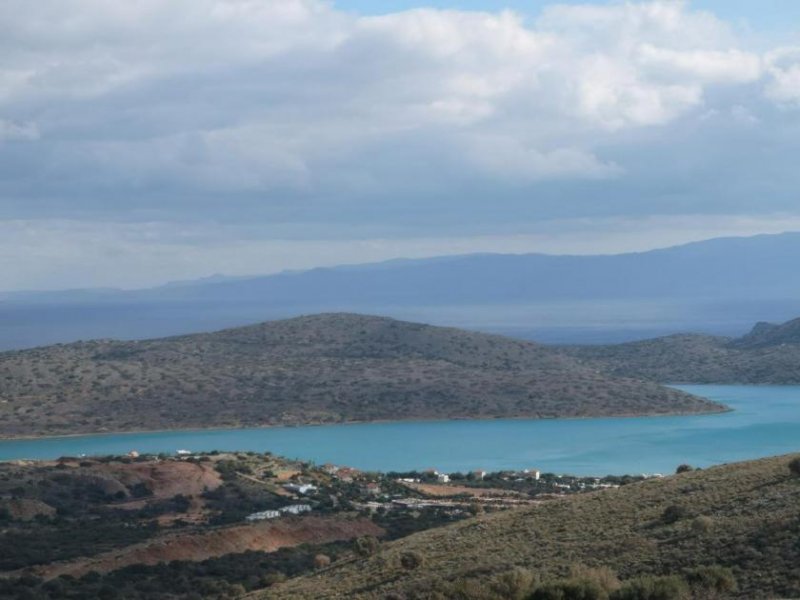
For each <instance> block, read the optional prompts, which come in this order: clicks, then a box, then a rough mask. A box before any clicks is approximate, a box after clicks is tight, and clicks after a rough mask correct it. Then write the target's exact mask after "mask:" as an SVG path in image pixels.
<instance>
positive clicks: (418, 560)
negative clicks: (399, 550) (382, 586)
mask: <svg viewBox="0 0 800 600" xmlns="http://www.w3.org/2000/svg"><path fill="white" fill-rule="evenodd" d="M423 561H424V559H423V558H422V555H421V554H420V553H419V552H406V553H404V554H403V555H402V556H401V557H400V566H402V567H403V568H404V569H405V570H406V571H413V570H414V569H416V568H418V567H421V566H422V563H423Z"/></svg>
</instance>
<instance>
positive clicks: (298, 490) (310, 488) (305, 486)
mask: <svg viewBox="0 0 800 600" xmlns="http://www.w3.org/2000/svg"><path fill="white" fill-rule="evenodd" d="M283 489H285V490H287V491H289V492H294V493H295V494H300V495H301V496H305V495H306V494H310V493H312V492H316V491H317V486H315V485H311V484H310V483H287V484H286V485H284V486H283Z"/></svg>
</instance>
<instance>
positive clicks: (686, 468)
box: [675, 464, 694, 473]
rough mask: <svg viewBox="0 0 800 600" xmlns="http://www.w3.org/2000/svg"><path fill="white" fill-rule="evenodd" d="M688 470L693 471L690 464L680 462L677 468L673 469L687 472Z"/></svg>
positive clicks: (678, 471) (677, 471)
mask: <svg viewBox="0 0 800 600" xmlns="http://www.w3.org/2000/svg"><path fill="white" fill-rule="evenodd" d="M689 471H694V467H692V465H687V464H682V465H678V468H677V469H675V472H676V473H688V472H689Z"/></svg>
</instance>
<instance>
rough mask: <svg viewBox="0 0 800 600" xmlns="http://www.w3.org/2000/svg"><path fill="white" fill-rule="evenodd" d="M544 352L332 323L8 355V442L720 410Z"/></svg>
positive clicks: (3, 390)
mask: <svg viewBox="0 0 800 600" xmlns="http://www.w3.org/2000/svg"><path fill="white" fill-rule="evenodd" d="M722 408H723V407H721V406H720V405H718V404H714V403H711V402H709V401H706V400H703V399H700V398H696V397H693V396H690V395H687V394H683V393H681V392H677V391H675V390H671V389H666V388H663V387H660V386H658V385H656V384H653V383H649V382H641V381H636V380H632V379H625V378H612V377H608V376H605V375H601V374H598V373H597V372H595V370H593V369H590V368H587V367H584V366H580V365H579V364H577V362H576V361H575V359H573V358H570V357H567V356H564V355H563V354H561V353H560V352H558V351H557V350H552V349H549V348H546V347H543V346H539V345H536V344H532V343H528V342H523V341H518V340H513V339H508V338H504V337H500V336H493V335H487V334H481V333H473V332H467V331H461V330H457V329H446V328H439V327H431V326H428V325H420V324H416V323H405V322H400V321H395V320H392V319H387V318H381V317H368V316H360V315H350V314H327V315H316V316H310V317H300V318H296V319H290V320H285V321H277V322H269V323H264V324H261V325H254V326H250V327H243V328H238V329H230V330H225V331H219V332H216V333H209V334H198V335H191V336H184V337H175V338H166V339H160V340H149V341H143V342H120V341H106V340H101V341H92V342H78V343H74V344H68V345H57V346H49V347H43V348H36V349H33V350H24V351H17V352H6V353H3V354H0V435H4V436H19V435H32V434H57V433H77V432H98V431H116V430H120V431H122V430H146V429H165V428H190V427H212V426H239V425H286V424H297V423H330V422H343V421H355V420H358V421H370V420H379V419H422V418H425V419H433V418H468V417H469V418H492V417H533V418H549V417H584V416H599V415H633V414H673V413H693V412H708V411H718V410H722Z"/></svg>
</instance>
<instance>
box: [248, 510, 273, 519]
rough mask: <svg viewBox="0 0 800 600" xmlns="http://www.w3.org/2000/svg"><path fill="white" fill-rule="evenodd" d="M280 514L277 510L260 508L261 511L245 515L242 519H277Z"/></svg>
mask: <svg viewBox="0 0 800 600" xmlns="http://www.w3.org/2000/svg"><path fill="white" fill-rule="evenodd" d="M280 516H281V513H280V512H279V511H277V510H262V511H261V512H257V513H253V514H252V515H247V516H246V517H245V518H244V519H245V521H251V522H252V521H265V520H266V519H277V518H278V517H280Z"/></svg>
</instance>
